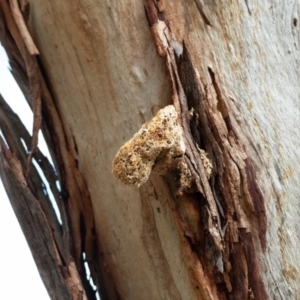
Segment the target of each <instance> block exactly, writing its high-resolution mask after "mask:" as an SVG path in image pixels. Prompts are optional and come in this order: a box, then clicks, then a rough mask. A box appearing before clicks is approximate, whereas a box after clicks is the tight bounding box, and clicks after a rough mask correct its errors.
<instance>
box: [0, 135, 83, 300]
mask: <svg viewBox="0 0 300 300" xmlns="http://www.w3.org/2000/svg"><path fill="white" fill-rule="evenodd" d="M0 143H1V152H0V174H1V178H2V180H3V183H4V187H5V189H6V192H7V194H8V197H9V199H10V201H11V204H12V207H13V209H14V211H15V214H16V216H17V218H18V220H19V223H20V225H21V228H22V230H23V232H24V234H25V236H26V237H27V242H28V244H29V247H30V249H31V252H32V254H33V257H34V260H35V262H36V264H37V266H38V270H39V272H40V274H41V277H42V279H43V281H44V284H45V286H46V287H47V290H48V292H49V295H50V297H51V299H54V300H73V299H86V296H85V293H84V291H83V290H82V285H81V284H79V283H80V280H79V279H77V280H76V279H74V274H72V272H71V270H70V269H69V268H68V267H67V269H65V267H63V264H62V262H61V260H60V256H59V252H58V250H57V247H56V245H55V241H54V237H53V234H52V230H51V226H50V224H49V221H48V219H47V217H46V215H45V213H44V211H43V208H42V207H41V205H40V202H39V201H38V200H37V199H36V198H35V197H34V196H33V194H32V193H31V191H30V189H29V188H28V186H27V182H26V179H25V176H24V174H23V172H22V167H21V164H20V162H19V160H18V159H17V158H16V157H15V156H14V155H13V154H12V153H11V152H10V150H9V149H8V148H7V146H6V145H5V142H4V141H3V139H2V138H1V137H0ZM63 269H64V270H65V272H62V270H63ZM75 276H76V275H75ZM72 277H73V280H70V279H71V278H72ZM76 282H79V283H78V284H75V283H76Z"/></svg>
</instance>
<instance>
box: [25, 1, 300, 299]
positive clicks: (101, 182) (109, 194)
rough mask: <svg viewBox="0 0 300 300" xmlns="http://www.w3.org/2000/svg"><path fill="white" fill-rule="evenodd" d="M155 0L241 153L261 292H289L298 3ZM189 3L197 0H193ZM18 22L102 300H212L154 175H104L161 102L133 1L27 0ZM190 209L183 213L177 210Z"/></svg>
mask: <svg viewBox="0 0 300 300" xmlns="http://www.w3.org/2000/svg"><path fill="white" fill-rule="evenodd" d="M196 2H198V1H195V2H194V1H192V0H189V1H184V0H180V1H174V0H172V1H165V17H166V19H167V21H168V24H169V27H170V29H171V31H172V33H173V35H174V36H175V38H176V39H177V41H180V42H182V41H183V40H184V42H185V44H186V45H188V48H189V51H190V53H191V57H192V59H193V62H194V64H195V66H196V68H197V70H198V72H199V75H200V78H202V79H203V82H205V83H207V84H209V85H211V84H212V79H211V76H210V73H209V71H208V68H210V69H211V70H212V71H213V72H214V74H217V76H218V78H219V83H221V85H222V93H223V94H224V95H226V97H225V98H226V100H225V101H230V102H231V103H228V105H229V107H230V108H231V109H232V111H230V112H229V114H231V115H233V116H234V117H235V118H236V120H237V122H238V124H239V128H238V130H239V137H240V138H241V140H242V142H243V145H244V147H245V152H246V153H247V155H248V156H249V157H251V160H252V161H253V163H254V168H255V171H256V176H257V178H258V183H259V186H260V188H261V190H262V192H263V195H264V199H265V205H266V211H267V220H268V227H267V248H266V251H265V252H263V251H262V250H261V248H260V245H259V242H258V239H257V238H256V239H255V243H256V244H255V245H256V250H257V254H258V255H259V263H260V269H261V273H262V277H263V281H264V284H265V289H266V291H267V294H268V295H269V298H270V299H277V298H278V299H279V298H281V299H295V298H296V297H297V295H299V293H300V289H299V284H298V282H299V280H300V274H299V271H298V270H300V260H299V258H298V257H299V254H298V252H299V251H298V244H299V242H300V241H299V235H297V232H298V231H299V230H300V229H299V222H298V216H299V205H298V199H299V197H300V192H299V178H300V173H299V170H298V168H297V161H298V160H299V159H298V153H299V151H298V149H299V146H300V145H299V138H298V135H299V134H298V127H299V115H300V114H299V105H298V99H299V95H300V90H299V80H300V73H299V71H298V70H299V67H300V66H299V61H300V54H299V20H298V18H299V16H298V14H299V11H300V5H299V2H298V1H290V2H289V3H286V2H284V1H280V0H277V1H275V0H273V1H268V2H266V1H245V2H243V1H234V2H232V1H229V0H228V1H221V2H220V1H205V3H204V5H203V10H204V14H205V15H206V17H207V19H208V20H209V23H210V24H211V26H210V25H207V24H205V22H204V18H203V16H202V15H201V14H200V13H199V11H198V10H197V6H196ZM198 3H199V2H198ZM29 21H30V22H29V25H30V26H29V28H30V32H31V34H32V35H33V38H34V41H35V42H36V45H37V47H38V49H39V52H40V63H41V66H42V69H43V74H44V76H45V77H46V78H47V83H48V86H49V87H50V90H51V92H52V94H53V96H54V99H55V102H56V105H57V108H58V111H59V114H60V117H61V119H62V122H63V126H64V130H65V133H66V137H67V141H68V145H69V151H70V153H71V154H72V155H73V156H74V157H75V159H76V160H77V161H78V166H79V170H80V171H81V172H82V174H83V177H84V179H85V181H86V184H87V187H88V190H89V193H90V197H91V201H92V205H93V211H94V217H95V228H96V239H97V243H98V247H99V249H98V253H97V255H98V259H99V260H98V262H99V267H100V270H101V276H100V277H101V278H102V279H101V280H102V285H103V286H104V290H105V293H104V294H105V295H107V297H108V299H199V297H203V298H204V299H212V298H213V297H214V296H213V295H214V289H212V290H210V288H209V287H205V286H203V285H202V284H201V282H198V280H199V278H205V277H206V276H208V275H207V274H204V273H203V272H204V271H203V267H202V266H201V264H200V262H199V260H198V258H197V255H196V253H195V252H193V251H192V249H191V246H190V244H189V242H188V240H187V238H186V236H188V234H187V233H186V232H184V228H183V226H182V223H181V218H182V216H181V215H180V214H179V213H178V209H177V206H176V202H175V201H174V196H173V194H172V189H170V187H169V184H167V182H169V181H166V179H165V178H164V177H161V176H158V175H155V174H152V175H151V177H150V179H149V181H148V182H147V183H146V184H145V185H144V186H142V187H141V188H140V189H138V188H136V187H131V186H125V185H124V184H122V183H121V182H119V181H117V180H116V179H115V178H114V177H113V175H112V171H111V169H112V161H113V159H114V155H115V153H116V152H117V151H118V149H119V148H120V146H122V145H123V144H124V142H126V141H127V140H128V139H129V138H131V137H132V135H133V134H134V133H135V132H137V131H138V129H139V128H140V127H141V125H142V124H143V123H144V122H145V121H146V120H149V119H150V118H152V116H153V115H154V114H155V112H157V110H158V109H160V108H163V107H164V106H166V105H168V104H171V103H172V99H171V98H172V92H171V83H170V80H169V77H168V73H167V69H166V67H165V64H164V61H163V60H162V59H161V58H159V57H158V55H157V53H156V50H155V47H154V43H153V39H152V37H151V34H150V31H149V27H148V24H147V19H146V17H145V12H144V3H143V1H128V0H124V1H109V0H105V1H104V0H103V1H96V0H89V1H83V0H80V1H75V2H74V1H58V0H53V1H42V0H35V1H32V3H31V9H30V19H29ZM190 211H193V210H190Z"/></svg>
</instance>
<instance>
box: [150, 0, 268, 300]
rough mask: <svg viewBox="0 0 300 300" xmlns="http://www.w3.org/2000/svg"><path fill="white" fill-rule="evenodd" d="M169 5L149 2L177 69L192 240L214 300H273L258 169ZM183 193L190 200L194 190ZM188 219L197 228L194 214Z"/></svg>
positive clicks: (158, 36)
mask: <svg viewBox="0 0 300 300" xmlns="http://www.w3.org/2000/svg"><path fill="white" fill-rule="evenodd" d="M162 3H163V1H162V0H161V1H153V0H147V5H146V8H145V10H146V15H147V19H148V24H149V27H150V31H151V34H152V37H153V40H154V44H155V46H156V49H157V53H158V55H159V56H161V57H163V58H164V60H165V62H166V65H167V68H168V71H169V75H170V79H171V84H172V89H173V96H172V99H173V103H174V106H175V108H176V111H177V114H178V116H179V122H180V124H181V125H182V127H183V131H184V139H185V145H186V153H185V162H186V164H187V165H188V166H189V168H190V171H191V173H192V176H193V179H194V181H195V186H196V187H197V191H196V192H194V195H193V196H192V197H197V198H198V199H199V202H200V206H199V209H200V215H201V227H200V228H197V229H195V228H190V230H189V232H191V233H192V234H189V237H188V239H189V241H190V242H191V246H192V247H193V249H195V251H196V252H197V254H198V256H199V260H200V262H201V264H202V265H203V267H204V269H205V270H206V272H207V274H208V276H207V278H206V281H207V282H199V284H203V285H207V286H209V287H211V290H212V291H213V290H217V295H215V297H216V298H214V299H217V298H219V299H224V298H226V299H250V298H253V297H254V299H267V298H268V297H267V294H266V291H265V287H264V284H263V280H262V277H261V271H260V269H259V263H258V255H257V253H256V247H255V240H257V237H259V240H260V244H261V247H262V249H263V250H265V249H266V224H267V222H266V212H265V207H264V199H263V195H262V193H261V191H260V189H259V187H258V184H257V182H256V178H255V173H254V169H253V167H252V164H251V162H250V159H249V158H248V157H247V155H246V154H245V152H244V150H243V146H242V144H241V142H240V141H239V139H238V137H237V135H236V130H237V129H236V128H232V125H231V124H232V116H231V114H230V111H229V108H228V106H227V104H226V101H225V98H226V96H225V95H224V94H223V93H222V90H221V88H220V85H219V83H218V78H217V76H216V75H215V74H214V72H213V70H212V69H210V68H208V74H209V75H210V78H211V82H209V83H207V84H204V83H202V82H201V80H200V78H199V75H198V71H197V70H196V68H195V66H194V64H193V61H192V57H191V55H190V53H189V50H188V46H187V45H185V44H184V43H183V45H181V44H180V43H179V42H178V41H176V39H175V38H174V36H173V35H172V32H171V29H170V28H169V27H168V26H167V23H166V21H165V17H164V14H163V10H162V9H161V7H164V5H162ZM199 3H200V2H198V1H196V4H197V6H198V4H199ZM158 4H159V5H158ZM198 8H199V7H198ZM204 87H205V88H204ZM213 100H214V101H213ZM216 103H217V105H216ZM190 112H193V113H190ZM197 148H202V149H204V150H205V151H206V152H207V153H208V156H209V158H210V159H211V160H212V164H213V175H212V178H211V179H210V180H208V179H207V178H206V177H205V176H204V167H203V164H202V162H201V159H200V157H199V153H197V151H196V149H197ZM181 191H182V192H185V197H189V196H188V194H187V192H188V191H187V190H184V189H182V190H181ZM183 215H185V222H186V223H187V224H191V222H190V221H191V220H189V216H188V215H186V214H183ZM186 226H188V225H186ZM202 280H203V279H202ZM212 294H213V293H212Z"/></svg>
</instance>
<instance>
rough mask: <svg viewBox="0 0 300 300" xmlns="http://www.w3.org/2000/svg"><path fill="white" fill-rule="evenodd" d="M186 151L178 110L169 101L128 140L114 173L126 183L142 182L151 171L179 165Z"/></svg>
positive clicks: (115, 164)
mask: <svg viewBox="0 0 300 300" xmlns="http://www.w3.org/2000/svg"><path fill="white" fill-rule="evenodd" d="M184 153H185V144H184V139H183V131H182V128H181V126H180V124H178V121H177V112H176V110H175V108H174V106H173V105H168V106H166V107H164V108H162V109H161V110H159V111H158V112H157V114H156V115H155V116H154V117H153V118H152V119H151V120H150V121H148V122H147V123H145V124H143V126H142V128H141V129H140V130H139V131H138V132H137V133H136V134H135V135H134V136H133V138H132V139H131V140H129V141H128V142H126V143H125V144H124V145H123V146H122V147H121V148H120V150H119V151H118V153H117V154H116V156H115V159H114V161H113V170H112V172H113V174H114V175H115V176H116V177H117V178H118V179H120V180H121V181H122V182H123V183H125V184H129V185H136V186H141V185H142V184H144V183H145V182H146V181H147V179H148V177H149V175H150V173H151V171H152V170H153V171H154V172H157V173H159V174H165V173H166V172H167V171H168V170H174V169H176V168H178V164H179V163H180V162H182V160H183V155H184Z"/></svg>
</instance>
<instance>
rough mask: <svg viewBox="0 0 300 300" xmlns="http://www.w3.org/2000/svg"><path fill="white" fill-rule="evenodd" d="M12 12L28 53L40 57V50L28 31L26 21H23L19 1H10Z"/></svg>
mask: <svg viewBox="0 0 300 300" xmlns="http://www.w3.org/2000/svg"><path fill="white" fill-rule="evenodd" d="M9 3H10V7H11V11H12V14H13V17H14V19H15V22H16V24H17V26H18V28H19V31H20V33H21V36H22V38H23V41H24V43H25V45H26V47H27V50H28V52H29V53H30V55H38V54H39V50H38V49H37V47H36V45H35V44H34V42H33V39H32V37H31V35H30V33H29V31H28V29H27V26H26V24H25V21H24V19H23V16H22V13H21V11H20V8H19V3H18V1H17V0H9Z"/></svg>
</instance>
